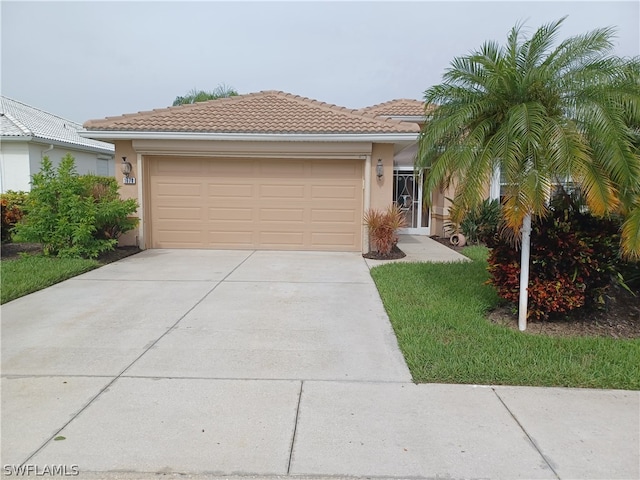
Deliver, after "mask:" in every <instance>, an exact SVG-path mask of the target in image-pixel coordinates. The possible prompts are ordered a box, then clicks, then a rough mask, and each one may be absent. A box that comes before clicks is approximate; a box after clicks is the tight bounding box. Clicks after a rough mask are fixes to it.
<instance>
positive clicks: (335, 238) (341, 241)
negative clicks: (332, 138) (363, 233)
mask: <svg viewBox="0 0 640 480" xmlns="http://www.w3.org/2000/svg"><path fill="white" fill-rule="evenodd" d="M311 237H312V241H313V244H314V245H318V246H324V247H340V246H342V245H350V244H353V243H354V242H355V241H356V236H355V235H354V234H353V233H321V232H315V233H312V234H311Z"/></svg>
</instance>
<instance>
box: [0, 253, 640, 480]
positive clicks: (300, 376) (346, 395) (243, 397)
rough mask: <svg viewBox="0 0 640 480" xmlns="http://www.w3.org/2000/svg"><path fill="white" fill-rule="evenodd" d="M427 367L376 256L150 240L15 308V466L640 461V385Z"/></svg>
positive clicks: (597, 464)
mask: <svg viewBox="0 0 640 480" xmlns="http://www.w3.org/2000/svg"><path fill="white" fill-rule="evenodd" d="M433 243H435V242H433ZM442 248H445V247H442ZM416 251H417V250H416ZM410 380H411V379H410V375H409V372H408V370H407V367H406V365H405V363H404V360H403V358H402V356H401V354H400V352H399V351H398V347H397V343H396V339H395V336H394V335H393V332H392V330H391V327H390V325H389V321H388V318H387V316H386V314H385V311H384V309H383V306H382V304H381V301H380V298H379V296H378V293H377V291H376V289H375V286H374V284H373V281H372V280H371V277H370V275H369V271H368V266H367V264H366V263H365V261H364V260H363V259H362V257H361V256H360V255H358V254H350V253H312V252H295V253H283V252H250V251H248V252H241V251H224V252H221V251H184V250H181V251H172V250H152V251H146V252H143V253H141V254H138V255H136V256H134V257H130V258H127V259H124V260H122V261H120V262H117V263H114V264H110V265H107V266H105V267H102V268H100V269H98V270H95V271H92V272H89V273H87V274H85V275H81V276H79V277H76V278H74V279H71V280H68V281H66V282H63V283H61V284H58V285H55V286H53V287H51V288H48V289H46V290H43V291H40V292H37V293H34V294H32V295H29V296H27V297H23V298H21V299H18V300H15V301H13V302H10V303H8V304H5V305H3V306H2V417H1V420H2V424H1V427H2V465H3V471H2V473H3V474H6V475H11V476H17V474H18V473H19V472H20V469H23V470H22V473H23V474H24V473H25V472H26V473H29V474H30V475H38V474H42V473H43V472H45V469H47V468H49V469H51V468H53V467H56V468H65V469H67V472H71V473H73V472H74V471H75V470H74V469H77V471H79V472H80V478H94V479H95V478H114V479H115V478H118V479H123V478H127V479H133V478H136V479H137V478H157V475H158V474H163V475H169V474H177V476H176V477H175V478H182V477H181V475H180V474H188V475H190V478H193V477H191V476H195V477H198V478H200V477H202V478H212V477H214V476H221V477H223V478H228V475H232V476H235V475H252V477H251V478H256V477H255V476H257V478H263V477H264V476H271V477H272V478H273V476H289V475H290V476H295V478H300V479H302V478H308V476H311V477H312V478H313V479H315V480H318V479H320V478H323V477H322V476H330V477H331V478H332V479H335V478H343V477H349V478H354V477H358V476H362V477H371V476H375V477H379V478H382V477H393V478H407V477H411V478H425V477H427V478H637V477H638V474H639V472H638V468H639V467H638V465H639V464H638V448H639V440H638V430H637V425H638V424H639V422H640V395H639V394H638V392H620V391H588V390H583V391H578V390H565V389H540V388H538V389H532V388H522V387H515V388H514V387H475V386H467V385H414V384H412V383H411V382H410ZM25 469H26V470H25ZM29 469H30V470H29ZM278 478H281V477H278Z"/></svg>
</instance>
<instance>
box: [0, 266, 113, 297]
mask: <svg viewBox="0 0 640 480" xmlns="http://www.w3.org/2000/svg"><path fill="white" fill-rule="evenodd" d="M99 266H100V263H99V262H98V261H96V260H85V259H77V258H56V257H45V256H42V255H24V256H22V257H19V258H15V259H10V260H3V261H2V262H0V280H1V282H0V286H1V288H2V292H1V294H0V303H7V302H10V301H11V300H14V299H16V298H19V297H22V296H24V295H27V294H29V293H33V292H36V291H38V290H42V289H43V288H46V287H49V286H51V285H54V284H56V283H59V282H62V281H63V280H67V279H68V278H71V277H75V276H76V275H80V274H81V273H84V272H88V271H89V270H93V269H94V268H97V267H99Z"/></svg>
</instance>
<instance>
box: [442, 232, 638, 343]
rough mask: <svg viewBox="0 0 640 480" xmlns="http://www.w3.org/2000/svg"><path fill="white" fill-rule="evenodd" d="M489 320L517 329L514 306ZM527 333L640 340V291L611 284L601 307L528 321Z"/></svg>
mask: <svg viewBox="0 0 640 480" xmlns="http://www.w3.org/2000/svg"><path fill="white" fill-rule="evenodd" d="M431 238H433V239H434V240H435V241H437V242H439V243H441V244H443V245H446V246H447V247H449V248H451V249H452V250H455V251H457V252H460V251H461V250H462V248H460V247H454V246H453V245H451V243H449V239H448V238H442V237H431ZM488 317H489V321H491V322H492V323H496V324H499V325H503V326H506V327H508V328H511V329H514V330H517V329H518V312H517V305H516V306H513V305H503V306H501V307H498V308H497V309H495V310H493V311H491V312H489V315H488ZM527 332H529V333H532V334H537V335H547V336H552V337H612V338H640V292H636V296H633V295H632V294H631V293H629V292H628V291H627V290H625V289H623V288H622V287H620V286H618V285H612V286H611V288H610V289H609V291H608V292H607V295H606V298H605V305H604V306H603V307H602V308H600V309H586V308H583V309H580V310H578V311H574V312H572V313H571V314H570V315H565V316H557V317H555V318H550V319H548V320H545V321H535V322H532V321H529V322H527Z"/></svg>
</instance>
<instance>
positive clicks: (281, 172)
mask: <svg viewBox="0 0 640 480" xmlns="http://www.w3.org/2000/svg"><path fill="white" fill-rule="evenodd" d="M307 168H308V167H307V165H305V164H302V163H300V162H296V161H292V160H270V161H266V162H261V163H260V164H259V168H258V175H260V177H262V178H264V179H269V178H272V179H276V180H277V179H282V178H296V179H297V178H302V177H303V176H304V175H305V170H306V169H307Z"/></svg>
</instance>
